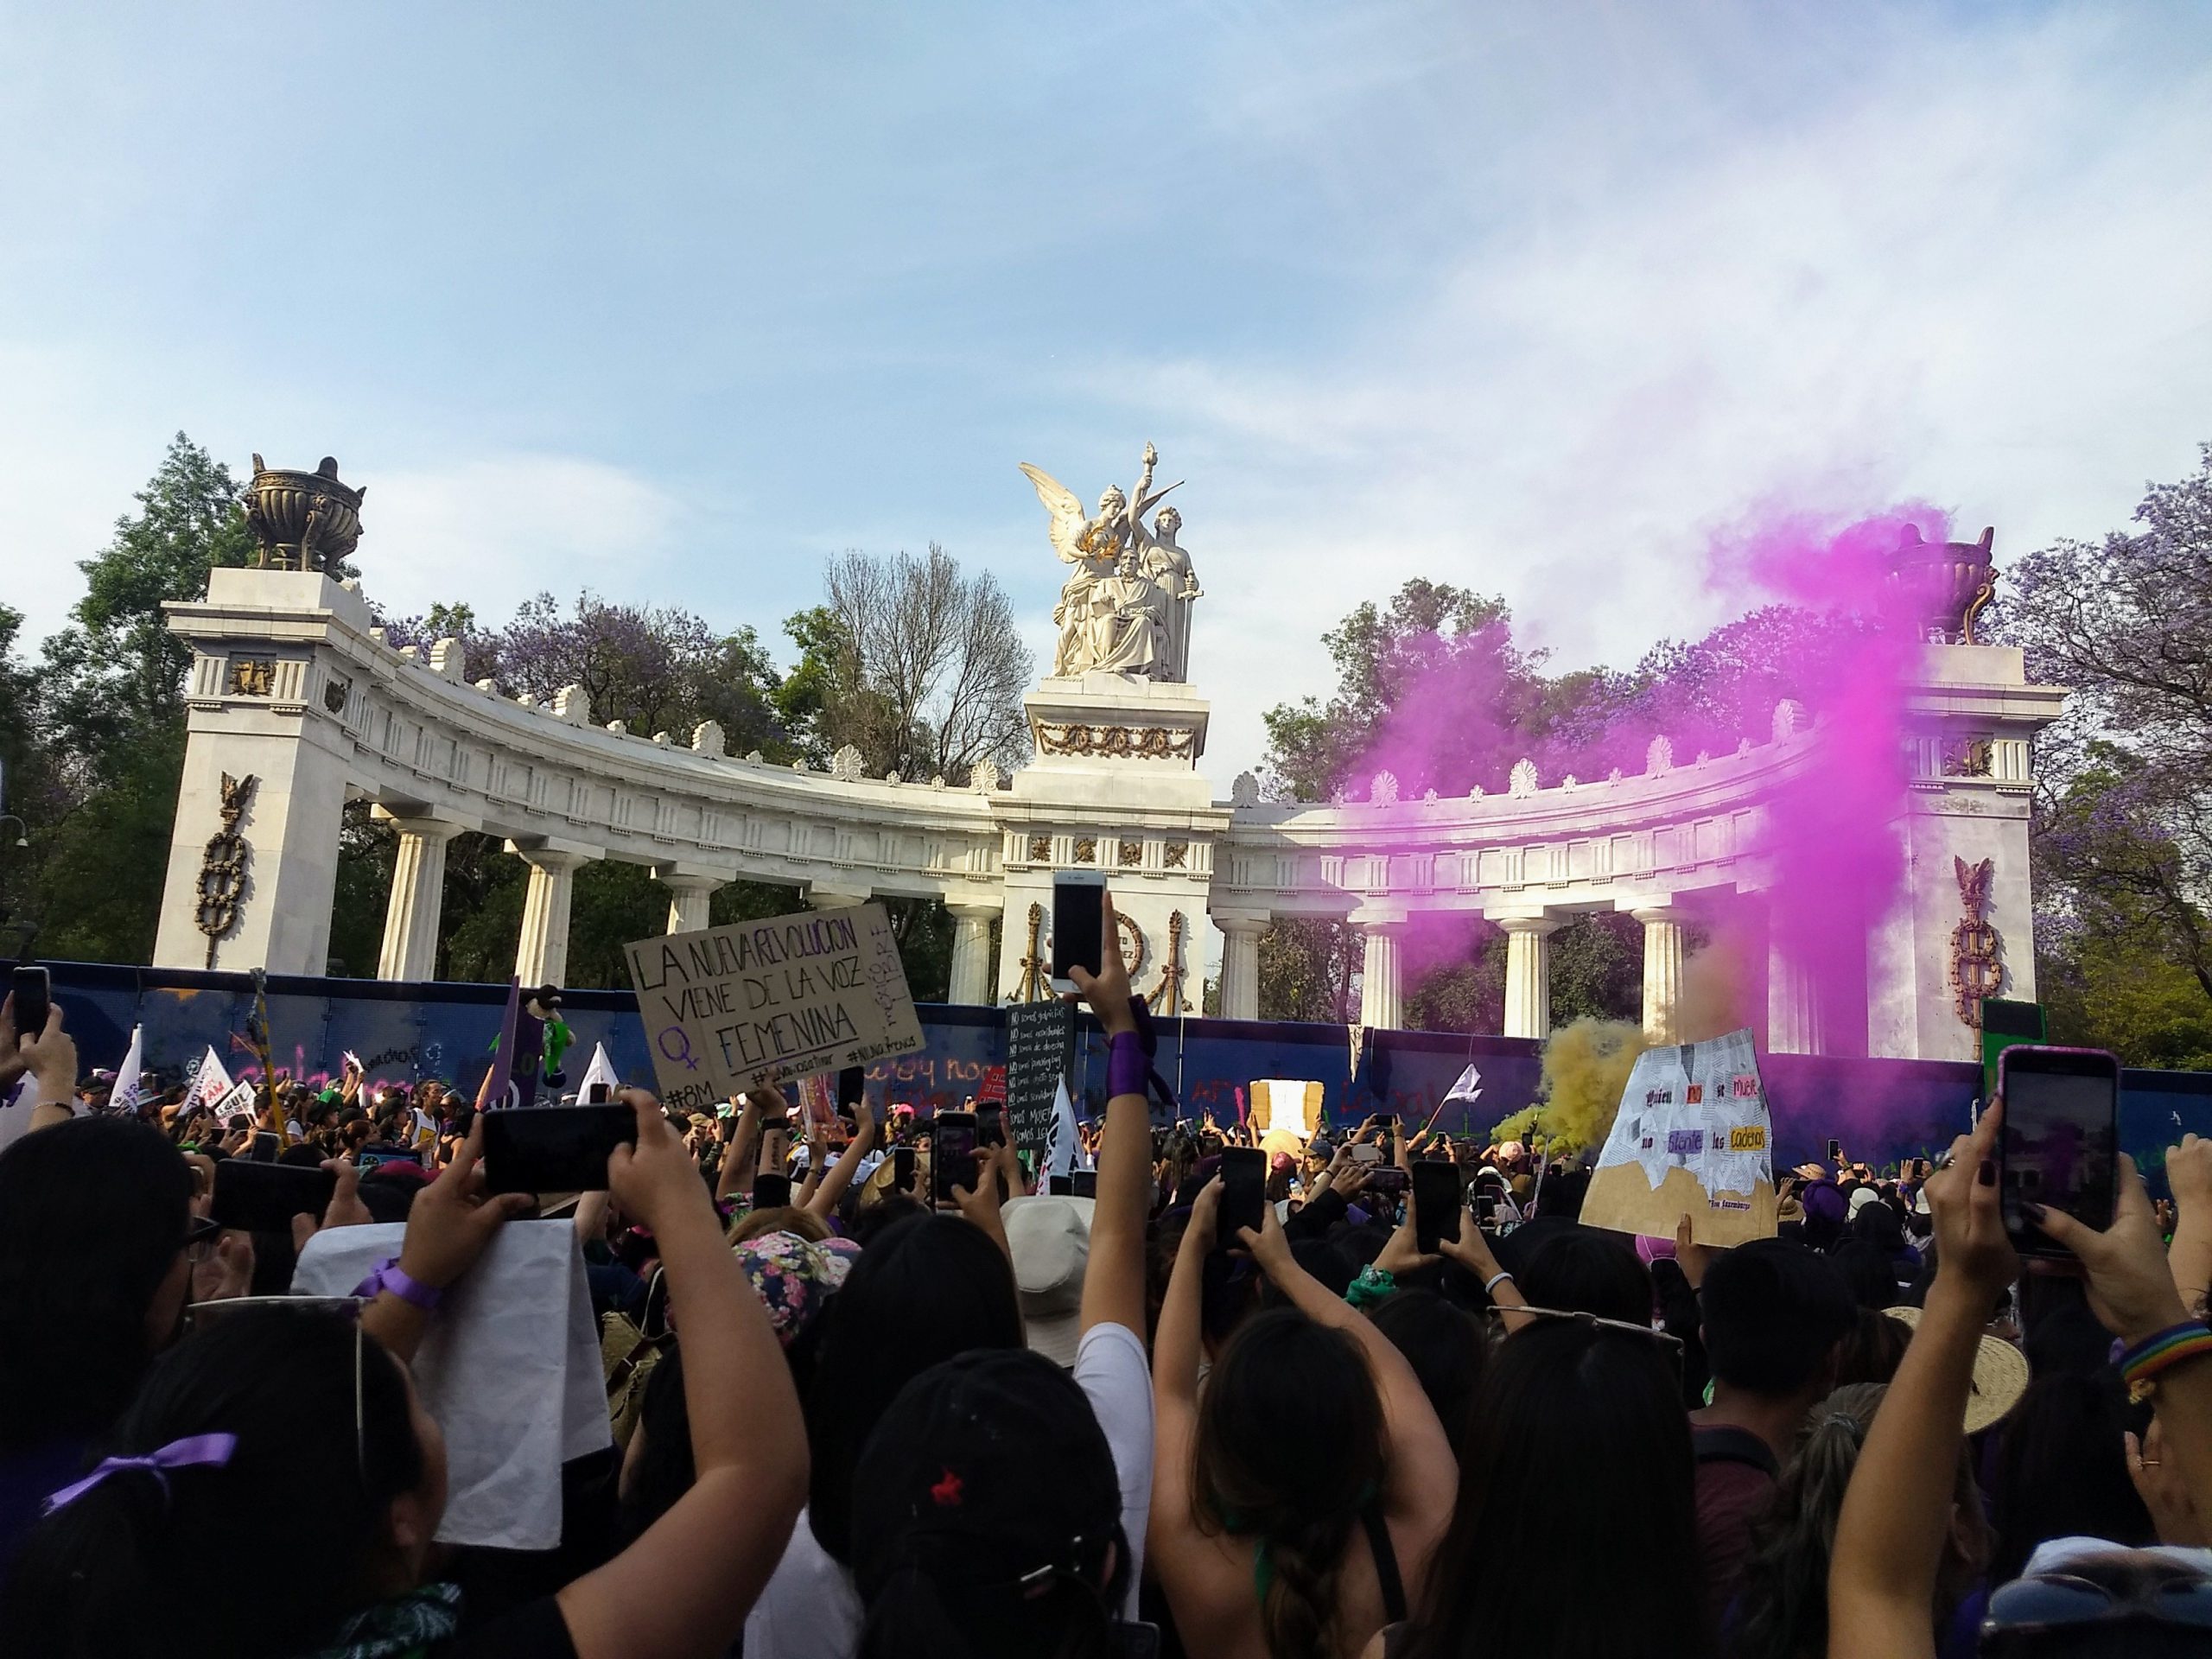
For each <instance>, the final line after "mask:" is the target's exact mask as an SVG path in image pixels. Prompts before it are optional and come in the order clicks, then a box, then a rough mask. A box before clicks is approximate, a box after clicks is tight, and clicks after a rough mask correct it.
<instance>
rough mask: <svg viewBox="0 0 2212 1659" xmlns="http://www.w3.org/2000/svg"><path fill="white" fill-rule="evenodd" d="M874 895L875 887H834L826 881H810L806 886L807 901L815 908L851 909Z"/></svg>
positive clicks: (866, 901) (864, 902)
mask: <svg viewBox="0 0 2212 1659" xmlns="http://www.w3.org/2000/svg"><path fill="white" fill-rule="evenodd" d="M874 897H875V893H874V889H873V888H869V887H833V886H831V885H830V884H829V882H826V881H810V882H809V883H807V887H806V902H807V904H808V906H810V908H812V909H815V910H849V909H851V908H852V907H853V906H855V905H864V904H866V903H868V900H869V899H873V898H874Z"/></svg>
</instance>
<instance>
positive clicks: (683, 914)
mask: <svg viewBox="0 0 2212 1659" xmlns="http://www.w3.org/2000/svg"><path fill="white" fill-rule="evenodd" d="M653 880H656V881H658V882H659V883H660V884H661V886H663V887H666V888H667V889H668V925H667V926H666V927H665V928H664V929H662V930H661V931H663V932H665V933H697V932H699V931H702V930H703V929H706V928H709V927H711V926H713V925H714V924H713V923H712V922H711V921H709V919H708V911H709V908H710V907H711V906H712V905H713V904H714V901H715V894H716V893H719V892H721V889H722V888H723V887H727V886H728V878H727V877H724V876H719V875H709V874H707V873H706V872H705V871H704V870H687V869H685V868H683V866H681V865H678V864H656V865H654V866H653Z"/></svg>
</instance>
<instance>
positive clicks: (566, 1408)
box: [292, 1221, 613, 1549]
mask: <svg viewBox="0 0 2212 1659" xmlns="http://www.w3.org/2000/svg"><path fill="white" fill-rule="evenodd" d="M405 1230H406V1229H405V1228H404V1226H403V1225H401V1224H397V1223H392V1224H378V1225H372V1226H364V1227H329V1228H325V1229H324V1230H322V1231H321V1232H319V1233H317V1234H316V1235H315V1236H314V1237H313V1238H311V1239H309V1240H308V1244H307V1248H306V1249H304V1250H302V1251H301V1252H300V1262H299V1267H298V1268H297V1270H296V1272H295V1273H294V1274H293V1275H292V1289H293V1291H294V1292H295V1293H296V1294H300V1295H303V1296H346V1295H350V1294H352V1293H353V1287H355V1286H356V1285H358V1284H359V1283H360V1282H361V1281H362V1280H364V1279H365V1278H366V1277H368V1275H369V1272H370V1270H371V1269H372V1268H374V1267H375V1265H376V1264H377V1263H378V1262H381V1261H383V1260H385V1258H386V1257H387V1256H394V1255H398V1254H399V1240H400V1235H401V1234H402V1233H404V1231H405ZM411 1369H412V1370H413V1371H414V1373H415V1384H416V1388H417V1389H420V1390H421V1391H422V1396H423V1409H424V1410H426V1411H428V1412H429V1414H430V1415H431V1416H433V1417H435V1419H436V1420H437V1422H438V1427H440V1428H442V1429H443V1430H444V1431H445V1437H446V1459H447V1468H448V1474H447V1485H448V1491H449V1493H450V1494H451V1495H450V1497H448V1500H447V1503H446V1513H445V1519H444V1520H443V1521H442V1522H440V1523H439V1526H438V1541H439V1542H441V1543H449V1544H484V1545H487V1546H489V1547H491V1548H495V1549H551V1548H554V1546H556V1544H558V1543H559V1542H560V1541H561V1465H563V1463H565V1462H567V1461H569V1459H574V1458H581V1457H586V1456H588V1455H589V1454H590V1453H592V1452H596V1451H599V1450H601V1448H603V1447H605V1446H608V1445H610V1444H612V1443H613V1433H612V1432H611V1430H610V1429H609V1427H608V1425H607V1395H606V1385H605V1383H604V1380H603V1379H604V1371H603V1370H602V1368H601V1363H600V1357H599V1328H598V1325H597V1324H596V1322H595V1321H594V1319H592V1313H591V1295H590V1292H589V1289H588V1287H587V1285H586V1283H585V1280H584V1263H583V1255H582V1251H581V1250H579V1249H577V1246H576V1230H575V1226H574V1225H573V1224H570V1223H569V1222H566V1221H511V1222H509V1223H507V1224H506V1225H505V1226H504V1227H502V1228H500V1229H499V1231H498V1232H497V1233H495V1234H493V1236H492V1243H490V1245H489V1246H487V1247H486V1249H485V1252H484V1255H483V1256H482V1258H481V1259H480V1261H479V1262H477V1263H476V1265H475V1266H474V1268H471V1269H470V1270H469V1273H468V1275H467V1277H466V1278H464V1279H462V1280H461V1281H460V1282H459V1283H458V1284H456V1285H455V1286H454V1287H453V1288H452V1289H451V1290H450V1291H448V1293H447V1294H446V1297H445V1300H444V1301H443V1302H442V1304H441V1305H440V1306H439V1308H438V1311H437V1313H435V1315H433V1316H432V1318H431V1319H430V1325H429V1332H428V1333H427V1334H426V1335H425V1336H424V1337H423V1345H422V1348H421V1349H420V1351H417V1353H416V1356H415V1363H414V1365H413V1367H412V1368H411Z"/></svg>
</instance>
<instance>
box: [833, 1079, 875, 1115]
mask: <svg viewBox="0 0 2212 1659" xmlns="http://www.w3.org/2000/svg"><path fill="white" fill-rule="evenodd" d="M867 1094H868V1071H867V1069H866V1068H865V1067H862V1066H857V1065H849V1066H847V1067H846V1068H845V1069H844V1070H843V1071H840V1072H838V1073H837V1116H840V1117H842V1118H843V1119H844V1120H845V1122H848V1123H850V1122H853V1121H854V1118H853V1109H854V1108H855V1106H857V1105H859V1104H860V1103H861V1100H862V1099H863V1098H864V1097H865V1096H867Z"/></svg>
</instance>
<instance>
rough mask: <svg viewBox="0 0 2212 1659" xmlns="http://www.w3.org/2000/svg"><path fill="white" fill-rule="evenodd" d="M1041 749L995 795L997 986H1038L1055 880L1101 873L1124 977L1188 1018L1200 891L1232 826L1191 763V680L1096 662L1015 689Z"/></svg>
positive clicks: (1201, 923) (1200, 708)
mask: <svg viewBox="0 0 2212 1659" xmlns="http://www.w3.org/2000/svg"><path fill="white" fill-rule="evenodd" d="M1022 705H1023V707H1024V708H1025V709H1027V712H1028V715H1029V730H1030V736H1031V738H1032V739H1033V741H1034V742H1035V744H1036V749H1037V757H1036V759H1035V760H1033V761H1032V762H1031V763H1030V764H1029V765H1027V766H1024V767H1023V768H1022V769H1021V770H1020V772H1016V773H1014V778H1013V780H1012V786H1011V788H1010V789H1008V790H1006V791H1001V792H1000V793H999V794H997V795H995V797H994V798H993V800H992V809H993V812H994V815H995V817H996V818H997V819H998V822H999V824H1000V827H1001V829H1002V831H1003V832H1004V835H1005V846H1004V855H1003V864H1004V869H1005V874H1006V896H1007V905H1006V923H1005V926H1004V929H1003V931H1001V936H1000V949H999V995H1000V996H1001V997H1002V998H1006V999H1010V1000H1013V1001H1023V1000H1026V999H1027V998H1029V997H1033V996H1036V995H1039V994H1040V993H1041V992H1042V989H1043V982H1044V978H1045V976H1046V975H1047V974H1049V973H1050V971H1051V963H1052V878H1053V876H1054V875H1055V874H1057V873H1058V872H1059V871H1061V870H1070V869H1079V870H1096V871H1098V872H1100V873H1101V874H1103V875H1104V876H1105V877H1106V880H1107V885H1108V887H1109V889H1110V891H1111V892H1112V893H1113V895H1114V905H1115V908H1116V912H1118V913H1119V914H1120V917H1121V918H1122V951H1123V956H1124V959H1125V960H1127V961H1128V963H1129V977H1130V982H1131V983H1133V984H1134V985H1135V987H1136V988H1137V989H1138V990H1140V991H1141V992H1143V993H1144V994H1145V995H1147V997H1149V998H1150V999H1151V1002H1152V1006H1153V1007H1154V1011H1155V1012H1159V1013H1162V1014H1196V1013H1197V1012H1198V1008H1199V1007H1200V1003H1201V1001H1202V998H1203V995H1204V990H1205V944H1206V939H1205V925H1206V919H1207V918H1206V893H1207V889H1208V887H1209V886H1210V885H1211V881H1212V879H1213V848H1214V842H1215V841H1216V840H1217V838H1219V837H1220V836H1223V835H1224V834H1225V833H1226V832H1227V830H1228V828H1229V818H1230V809H1229V808H1228V807H1226V806H1217V805H1215V804H1214V802H1213V791H1212V788H1211V785H1209V784H1208V783H1207V781H1206V779H1205V775H1204V774H1203V773H1201V772H1199V771H1198V757H1199V756H1200V755H1202V754H1204V753H1205V742H1206V719H1207V715H1208V709H1207V705H1206V703H1205V700H1204V699H1203V698H1200V697H1198V696H1193V695H1192V690H1191V688H1190V687H1189V686H1187V685H1182V684H1171V683H1163V682H1160V681H1155V680H1148V679H1143V678H1140V677H1136V676H1134V675H1127V674H1110V673H1098V672H1093V673H1089V674H1085V675H1083V676H1081V677H1054V678H1047V679H1046V680H1043V681H1041V682H1040V683H1039V685H1038V687H1037V689H1036V690H1034V691H1032V692H1030V693H1029V694H1028V696H1026V697H1024V698H1023V699H1022Z"/></svg>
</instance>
